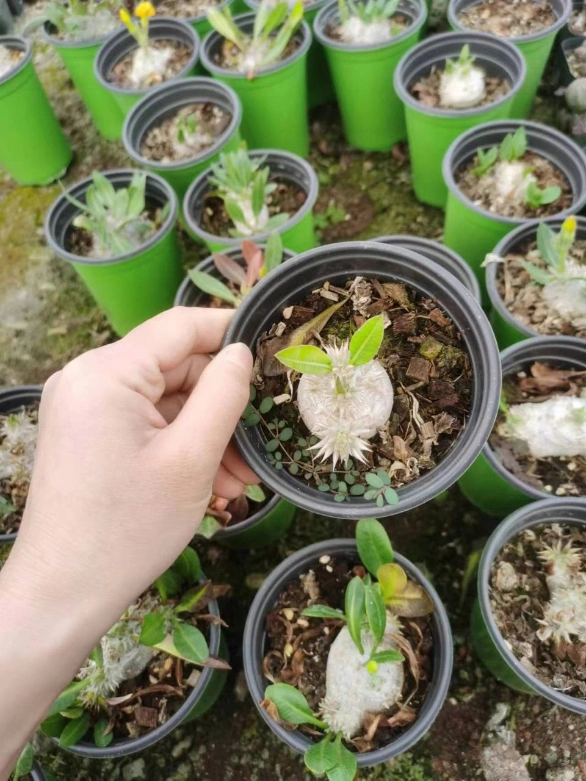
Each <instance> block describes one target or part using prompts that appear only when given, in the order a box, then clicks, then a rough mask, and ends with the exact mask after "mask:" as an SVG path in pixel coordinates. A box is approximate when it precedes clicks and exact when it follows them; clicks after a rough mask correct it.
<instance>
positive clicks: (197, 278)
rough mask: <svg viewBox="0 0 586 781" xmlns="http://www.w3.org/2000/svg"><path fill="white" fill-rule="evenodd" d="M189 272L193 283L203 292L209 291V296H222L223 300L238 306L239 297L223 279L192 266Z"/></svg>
mask: <svg viewBox="0 0 586 781" xmlns="http://www.w3.org/2000/svg"><path fill="white" fill-rule="evenodd" d="M188 274H189V278H190V279H191V281H192V282H193V284H194V285H195V286H196V287H197V288H199V289H200V290H201V291H202V292H203V293H207V294H208V296H213V297H214V298H221V299H222V301H226V302H227V303H229V304H232V306H238V304H239V301H238V298H237V297H236V296H235V295H234V293H233V292H232V291H231V290H230V288H229V287H228V286H227V285H225V284H224V283H223V282H222V281H221V280H219V279H216V278H215V277H213V276H212V275H211V274H208V273H206V272H205V271H198V270H197V269H196V268H192V269H191V270H190V271H188Z"/></svg>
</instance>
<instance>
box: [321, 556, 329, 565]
mask: <svg viewBox="0 0 586 781" xmlns="http://www.w3.org/2000/svg"><path fill="white" fill-rule="evenodd" d="M330 560H331V556H322V557H321V559H320V560H319V563H320V564H327V563H328V562H329V561H330Z"/></svg>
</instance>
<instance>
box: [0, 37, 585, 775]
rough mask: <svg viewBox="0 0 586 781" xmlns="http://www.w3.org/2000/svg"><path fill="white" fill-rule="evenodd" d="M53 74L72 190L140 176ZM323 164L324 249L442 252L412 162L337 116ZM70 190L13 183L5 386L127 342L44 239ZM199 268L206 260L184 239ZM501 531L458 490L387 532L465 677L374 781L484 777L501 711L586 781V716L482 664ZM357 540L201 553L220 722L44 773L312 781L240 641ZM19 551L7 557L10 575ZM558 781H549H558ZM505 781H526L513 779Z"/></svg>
mask: <svg viewBox="0 0 586 781" xmlns="http://www.w3.org/2000/svg"><path fill="white" fill-rule="evenodd" d="M37 62H38V67H39V71H40V73H41V77H42V79H43V82H44V84H45V86H46V88H47V91H48V93H49V95H50V97H51V100H52V103H53V106H54V107H55V109H56V112H57V114H58V116H59V118H60V119H61V121H62V122H63V124H64V127H65V130H66V133H67V135H68V136H69V138H70V140H71V142H72V144H73V147H74V149H75V151H76V159H75V162H74V164H73V166H72V168H71V170H70V171H69V173H68V176H67V182H70V181H76V180H78V179H80V178H82V177H84V176H87V175H88V174H89V173H90V172H91V171H92V170H93V169H95V168H97V169H102V170H104V169H107V168H115V167H121V166H128V165H129V164H130V161H129V159H128V158H127V157H126V155H125V153H124V150H123V148H122V146H121V144H118V143H108V142H106V141H103V140H101V139H100V138H99V137H98V136H97V134H96V133H95V131H94V129H93V126H92V124H91V122H90V120H89V117H88V116H87V114H86V113H85V111H84V109H83V106H82V104H81V102H80V100H79V98H78V96H77V94H76V93H75V91H74V90H73V88H72V84H71V82H70V80H69V79H68V76H67V74H66V73H65V72H64V71H63V69H62V68H61V67H60V65H59V62H58V60H57V58H56V55H55V54H54V53H52V52H50V51H47V50H46V49H43V48H42V47H39V51H38V56H37ZM554 113H555V107H554V105H553V103H552V102H551V101H547V100H546V101H541V102H540V103H539V105H538V117H539V118H540V119H542V120H545V121H552V119H553V117H554ZM312 133H313V138H314V144H313V148H312V153H311V161H312V163H313V164H314V165H315V167H316V169H317V171H318V173H319V176H320V183H321V195H320V199H319V203H318V211H319V212H320V213H321V214H322V215H323V217H322V219H321V220H320V230H321V233H322V240H323V241H324V242H327V241H334V240H339V239H351V238H368V237H374V236H377V235H381V234H392V233H412V234H416V235H421V236H430V237H435V238H437V237H440V236H441V230H442V214H441V212H440V211H439V210H437V209H431V208H427V207H424V206H422V205H421V204H419V203H417V201H416V200H415V198H414V195H413V193H412V190H411V187H410V178H409V177H410V174H409V165H408V161H407V157H406V153H405V150H404V149H403V148H402V147H397V148H396V149H395V150H393V153H392V154H385V155H382V154H376V155H372V154H371V155H369V154H363V153H359V152H356V151H352V150H350V149H348V148H347V147H346V146H345V144H344V143H343V140H342V135H341V131H340V127H339V122H338V120H337V117H336V116H335V114H334V113H333V112H330V111H329V110H326V111H323V112H321V113H320V114H319V116H318V117H316V118H314V120H313V124H312ZM58 192H59V188H58V186H53V187H44V188H36V189H35V188H18V187H16V186H15V185H14V183H12V182H11V181H10V179H9V178H8V177H7V176H5V177H2V176H1V175H0V195H2V196H3V200H2V201H1V202H0V247H1V248H2V249H1V253H0V386H2V385H13V384H19V383H31V382H42V381H44V380H45V379H46V378H47V377H48V376H49V375H50V374H51V373H52V372H53V371H56V370H58V369H59V368H61V366H63V364H64V363H66V362H67V361H68V360H70V359H71V358H72V357H74V356H75V355H77V354H79V353H81V352H83V351H85V350H87V349H89V348H92V347H95V346H99V345H101V344H103V343H105V342H107V341H109V340H112V339H114V338H115V337H114V335H113V334H112V332H111V330H110V328H109V327H108V325H107V323H106V321H105V319H104V318H103V316H102V315H101V313H100V312H99V311H98V310H97V309H96V307H95V306H94V304H93V302H92V300H91V298H90V297H89V295H88V294H87V293H86V291H85V289H84V288H83V287H82V285H81V283H80V281H79V280H78V279H77V277H76V275H75V273H74V271H73V270H72V269H71V268H69V267H68V266H66V265H65V264H63V263H62V262H60V261H59V260H57V259H56V258H54V257H53V256H52V254H51V252H50V251H49V250H48V248H47V247H46V245H45V243H44V240H43V232H42V224H43V219H44V215H45V212H46V210H47V208H48V206H49V205H50V203H51V202H52V200H53V198H54V197H55V195H56V194H57V193H58ZM183 243H184V249H185V263H186V266H191V265H193V264H194V263H195V262H196V260H198V259H200V258H201V257H202V256H203V254H204V251H203V248H199V247H196V246H195V245H194V244H193V243H191V242H190V241H189V240H188V239H187V237H184V242H183ZM493 526H494V521H492V520H489V519H488V518H486V517H484V516H482V515H481V514H480V513H478V512H477V511H475V510H474V509H473V508H472V507H471V506H469V505H468V504H467V503H466V502H465V500H464V499H463V498H462V497H461V495H460V494H459V492H458V490H457V488H453V489H451V490H450V491H449V493H447V494H444V495H442V496H441V497H438V498H437V499H436V500H435V501H433V502H430V503H429V504H427V505H426V506H425V507H422V508H419V509H417V510H414V511H412V512H410V513H407V514H404V515H400V516H397V517H396V518H393V519H392V520H390V521H388V522H386V527H387V529H388V531H389V534H390V536H391V539H392V540H393V543H394V545H395V547H396V548H397V549H398V550H399V551H400V552H402V553H404V554H405V555H407V556H408V557H409V558H411V559H412V560H413V561H415V562H417V563H418V564H420V565H422V566H423V567H424V568H425V570H426V571H427V572H428V573H429V574H430V577H431V578H432V580H433V582H434V584H435V586H436V588H437V590H438V591H439V594H440V596H441V597H442V599H443V600H444V601H445V604H446V606H447V609H448V612H449V615H450V619H451V621H452V627H453V631H454V640H455V660H456V663H455V669H454V676H453V682H452V688H451V691H450V696H449V699H448V700H447V702H446V704H445V706H444V708H443V710H442V713H441V714H440V717H439V718H438V720H437V722H436V724H435V725H434V727H433V728H432V730H431V732H430V734H429V735H428V737H427V738H426V739H425V740H423V741H422V742H421V743H420V744H419V745H417V746H416V747H415V748H414V749H413V750H412V751H411V752H409V753H408V754H405V755H404V756H402V757H401V758H399V759H397V760H395V761H394V762H391V763H389V764H388V765H385V766H381V767H378V768H373V769H370V770H366V771H363V772H361V774H360V778H361V779H362V780H363V781H383V780H384V781H433V780H435V779H438V780H441V781H471V779H475V778H482V777H483V775H482V769H481V760H480V753H481V749H482V747H483V745H484V742H485V740H486V738H487V734H486V723H487V720H488V719H489V717H490V715H491V713H492V712H493V710H494V708H495V706H496V705H497V704H498V703H506V704H508V705H509V706H510V712H509V716H508V717H507V720H506V725H507V726H508V728H509V729H510V730H512V731H513V732H514V734H515V736H516V743H517V748H518V749H519V751H520V752H521V754H522V755H523V756H524V757H526V761H527V766H528V768H529V772H530V775H531V778H532V779H534V780H535V781H545V779H546V774H547V773H548V772H551V769H552V768H554V769H555V768H559V767H561V766H563V767H566V768H568V769H570V770H572V771H573V772H574V776H573V778H574V779H575V781H580V779H583V780H586V726H585V725H584V722H583V720H582V719H580V718H579V717H578V716H574V715H572V714H569V713H566V712H562V711H560V710H558V709H556V708H553V707H551V706H550V705H548V704H547V703H544V702H543V701H542V700H540V699H537V698H530V697H524V696H520V695H516V694H514V693H513V692H512V691H510V690H509V689H507V688H506V687H504V686H502V685H500V684H498V683H497V682H496V681H495V680H494V679H493V678H492V677H491V676H490V675H489V674H488V673H487V672H486V671H485V669H484V668H483V667H482V666H481V665H480V664H479V663H478V662H477V661H476V659H475V658H474V656H473V653H472V651H471V648H470V638H469V633H468V623H469V615H470V609H471V604H472V601H473V592H474V585H473V578H472V579H471V580H472V583H468V585H466V584H467V581H469V580H470V579H469V578H467V576H466V573H467V571H468V570H469V562H470V560H471V559H470V557H471V556H472V557H473V556H474V554H475V552H477V551H478V550H479V549H480V548H481V546H482V543H483V541H484V540H485V539H486V537H487V535H488V534H489V533H490V531H491V529H492V528H493ZM352 534H353V525H352V524H347V525H341V523H340V522H339V521H336V520H328V519H324V518H319V517H315V516H312V515H309V514H302V513H300V514H299V517H298V519H297V522H296V523H295V524H294V525H293V527H292V528H291V530H290V531H289V533H288V534H287V536H286V537H285V538H284V539H283V540H282V541H280V542H279V543H278V544H276V545H274V546H272V547H270V548H268V549H267V550H258V551H255V550H252V551H249V552H246V553H245V554H243V553H242V552H230V551H228V550H226V549H222V548H221V547H219V546H217V545H216V544H214V543H211V544H207V545H205V546H202V548H201V553H202V559H203V562H204V567H205V570H206V572H207V573H208V574H209V575H210V576H212V577H213V578H214V579H215V580H216V581H217V582H228V583H230V584H231V585H232V594H231V596H230V597H228V598H227V599H225V600H224V601H223V605H222V610H223V616H224V618H225V619H226V621H227V622H228V624H229V626H230V628H229V630H228V631H227V636H228V640H229V644H230V653H231V661H232V665H233V668H234V671H233V673H232V674H231V676H230V678H229V680H228V684H227V686H226V688H225V690H224V692H223V694H222V696H221V698H220V700H219V701H218V703H217V705H216V706H215V707H214V709H213V710H212V711H211V712H210V713H209V715H208V716H206V717H205V718H204V719H202V720H201V721H199V722H196V723H194V724H192V725H189V726H186V727H183V728H180V729H178V730H177V731H176V732H174V733H173V734H172V735H171V736H170V737H169V738H167V739H166V740H165V741H162V742H161V743H160V744H158V745H157V746H155V747H154V748H153V749H151V750H150V751H147V752H145V753H144V754H142V755H140V756H138V757H129V758H125V759H120V760H115V761H108V762H98V761H88V760H81V759H79V758H76V757H74V756H72V755H70V754H66V753H64V752H59V751H57V750H56V749H55V748H53V747H49V748H48V751H47V753H46V754H45V756H44V757H42V762H43V764H44V765H45V766H46V767H47V768H48V769H49V770H50V771H51V772H52V774H53V777H54V779H57V780H58V781H98V779H103V780H104V781H106V780H107V781H118V780H120V781H133V779H137V780H138V779H148V781H305V780H306V779H307V780H309V778H310V777H309V775H308V774H307V773H305V771H304V770H303V764H302V761H301V759H300V758H299V757H295V756H293V755H292V754H290V753H289V752H288V751H287V750H286V749H284V748H283V747H282V746H281V745H280V744H279V742H278V741H277V740H276V739H275V738H274V737H273V735H272V734H271V733H270V731H269V730H268V729H267V728H266V727H265V725H264V723H263V722H262V721H261V719H260V717H259V716H258V715H257V713H256V710H255V707H254V704H253V703H252V702H251V700H250V697H249V696H248V694H247V692H246V687H245V684H244V681H243V676H242V672H241V669H242V665H241V652H240V639H241V633H242V627H243V624H244V621H245V618H246V612H247V609H248V606H249V604H250V602H251V600H252V598H253V597H254V593H255V589H256V588H258V585H259V584H260V582H261V581H262V579H263V577H264V576H265V575H266V574H267V573H268V572H270V571H271V569H272V568H274V567H275V566H276V565H277V563H279V562H280V561H281V560H282V559H283V558H284V557H285V556H286V555H288V554H289V553H291V552H292V551H295V550H298V549H299V548H300V547H302V546H304V545H307V544H309V543H310V542H314V541H317V540H322V539H327V538H330V537H338V536H351V535H352ZM6 552H7V550H6V549H4V550H1V551H0V562H1V561H2V558H3V557H4V556H5V554H6ZM548 778H549V777H548ZM502 781H514V780H513V779H508V778H507V779H505V777H503V779H502Z"/></svg>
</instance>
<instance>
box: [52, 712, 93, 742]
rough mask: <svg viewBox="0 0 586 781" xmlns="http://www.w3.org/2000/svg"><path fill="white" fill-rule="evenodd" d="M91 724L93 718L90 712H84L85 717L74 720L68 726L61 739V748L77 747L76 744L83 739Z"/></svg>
mask: <svg viewBox="0 0 586 781" xmlns="http://www.w3.org/2000/svg"><path fill="white" fill-rule="evenodd" d="M90 724H91V716H90V714H89V713H88V711H84V712H83V715H82V716H80V717H79V718H78V719H73V721H70V722H69V723H68V724H67V725H66V726H65V729H64V730H63V732H62V733H61V736H60V738H59V745H60V746H61V748H69V747H70V746H75V744H76V743H79V741H80V740H81V739H82V738H83V736H84V735H85V734H86V732H87V731H88V729H89V728H90Z"/></svg>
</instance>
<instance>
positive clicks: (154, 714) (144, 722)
mask: <svg viewBox="0 0 586 781" xmlns="http://www.w3.org/2000/svg"><path fill="white" fill-rule="evenodd" d="M158 717H159V714H158V711H157V709H156V708H145V707H144V706H142V705H138V706H137V707H136V708H135V709H134V718H135V720H136V723H137V724H138V725H139V727H148V728H149V729H154V728H155V727H156V726H157V725H158Z"/></svg>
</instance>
